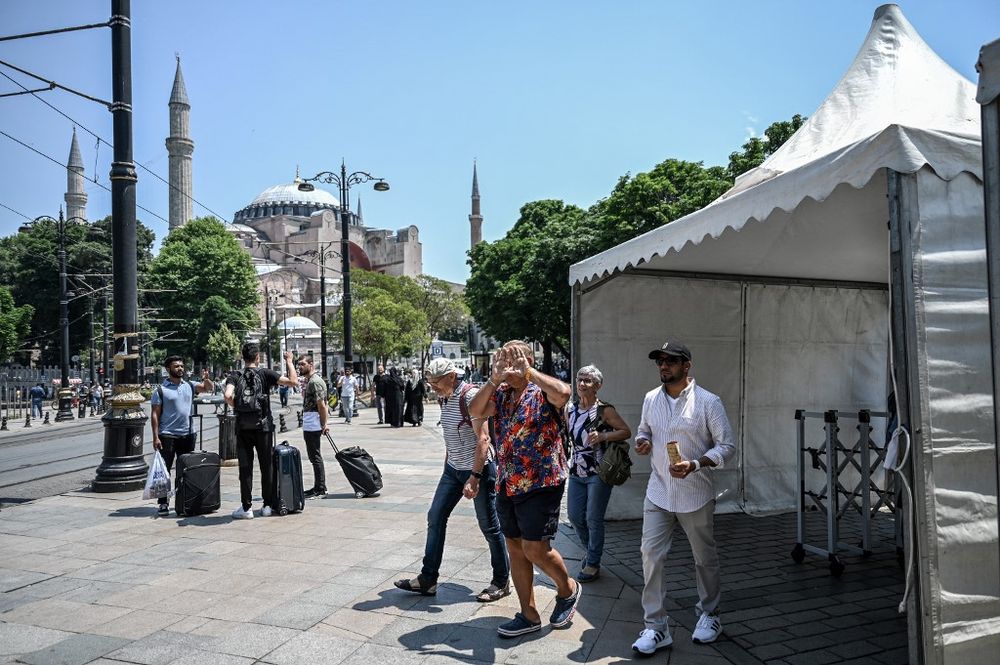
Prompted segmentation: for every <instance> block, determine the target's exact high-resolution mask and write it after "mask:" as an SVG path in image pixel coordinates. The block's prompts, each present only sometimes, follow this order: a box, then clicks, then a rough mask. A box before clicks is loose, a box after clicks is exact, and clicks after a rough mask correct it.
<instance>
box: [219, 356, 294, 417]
mask: <svg viewBox="0 0 1000 665" xmlns="http://www.w3.org/2000/svg"><path fill="white" fill-rule="evenodd" d="M253 370H254V371H255V372H257V376H259V377H260V380H261V381H262V382H263V384H264V395H266V396H267V399H266V400H265V401H264V412H263V413H262V414H261V421H262V422H265V423H267V425H268V429H269V430H273V429H274V418H273V416H271V391H272V390H274V387H275V386H276V385H278V379H280V378H281V375H280V374H278V373H277V372H275V371H274V370H273V369H268V368H266V367H254V368H253ZM244 371H246V370H237V371H234V372H233V373H232V374H230V375H229V379H228V381H229V383H231V384H232V385H234V386H235V385H236V380H237V379H238V378H239V376H240V374H242V373H243V372H244Z"/></svg>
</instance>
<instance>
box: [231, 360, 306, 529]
mask: <svg viewBox="0 0 1000 665" xmlns="http://www.w3.org/2000/svg"><path fill="white" fill-rule="evenodd" d="M240 354H241V355H242V356H243V363H244V369H243V371H242V372H234V373H233V374H232V375H231V376H230V378H229V381H228V382H227V384H226V390H225V392H224V393H223V397H224V398H225V400H226V404H228V405H229V406H230V407H232V408H233V410H234V411H236V457H237V459H238V460H239V464H240V503H241V505H240V507H239V508H237V509H236V510H234V511H233V519H238V520H249V519H253V510H252V507H253V458H254V453H255V452H256V454H257V465H258V466H259V467H260V493H261V497H262V498H263V503H264V507H263V508H262V509H261V511H260V514H261V516H262V517H268V516H270V515H271V501H272V499H273V495H272V493H273V488H272V487H271V447H272V438H273V437H274V418H273V417H272V415H271V391H272V390H274V387H275V386H278V385H281V386H294V385H296V384H297V383H298V381H299V379H298V375H296V374H295V367H294V366H293V365H292V354H291V352H289V351H285V354H284V359H285V368H286V369H287V370H288V373H287V374H286V375H285V376H281V375H280V374H278V373H277V372H275V371H274V370H273V369H268V368H266V367H258V365H259V364H260V346H259V345H258V344H257V343H256V342H247V343H245V344H244V345H243V348H242V349H241V350H240ZM237 390H239V394H237Z"/></svg>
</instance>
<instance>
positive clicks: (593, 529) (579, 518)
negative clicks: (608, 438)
mask: <svg viewBox="0 0 1000 665" xmlns="http://www.w3.org/2000/svg"><path fill="white" fill-rule="evenodd" d="M612 489H614V488H613V487H612V486H611V485H608V484H607V483H606V482H604V481H603V480H601V477H600V476H596V475H595V476H586V477H581V476H573V475H571V476H570V477H569V492H568V495H567V497H566V510H567V512H568V513H569V521H570V522H572V523H573V528H574V529H576V535H577V537H579V539H580V544H581V545H583V548H584V549H585V550H587V558H586V559H585V560H584V562H583V563H584V565H589V566H594V567H599V566H600V565H601V554H602V553H603V552H604V513H605V512H607V510H608V500H609V499H611V490H612Z"/></svg>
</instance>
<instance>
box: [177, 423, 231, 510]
mask: <svg viewBox="0 0 1000 665" xmlns="http://www.w3.org/2000/svg"><path fill="white" fill-rule="evenodd" d="M195 417H196V418H198V422H199V423H201V416H192V418H195ZM192 429H193V428H192ZM198 429H199V436H198V450H197V451H195V452H193V453H186V454H184V455H180V456H179V457H178V458H177V476H176V477H177V483H176V484H177V489H176V490H175V494H174V510H175V511H176V512H177V516H178V517H188V516H191V515H204V514H205V513H214V512H215V511H216V510H218V509H219V508H220V507H221V506H222V495H221V491H220V487H219V485H220V482H219V478H220V475H221V471H222V462H221V460H220V459H219V456H218V455H217V454H216V453H210V452H209V453H207V452H205V451H204V450H201V441H202V437H201V436H200V434H201V432H200V430H201V427H200V426H199V428H198Z"/></svg>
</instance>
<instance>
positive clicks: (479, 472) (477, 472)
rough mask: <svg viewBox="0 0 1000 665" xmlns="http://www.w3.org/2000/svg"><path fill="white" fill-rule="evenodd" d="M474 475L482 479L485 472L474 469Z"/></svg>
mask: <svg viewBox="0 0 1000 665" xmlns="http://www.w3.org/2000/svg"><path fill="white" fill-rule="evenodd" d="M472 477H473V478H475V479H477V480H482V479H483V473H482V471H473V472H472Z"/></svg>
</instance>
